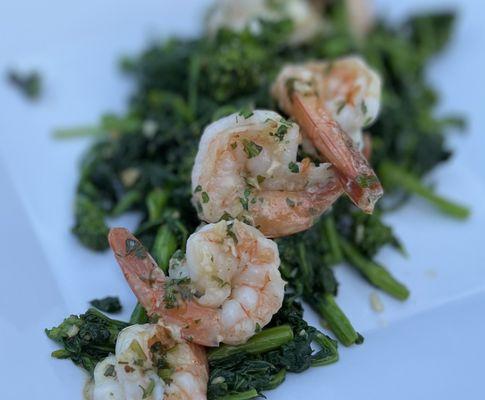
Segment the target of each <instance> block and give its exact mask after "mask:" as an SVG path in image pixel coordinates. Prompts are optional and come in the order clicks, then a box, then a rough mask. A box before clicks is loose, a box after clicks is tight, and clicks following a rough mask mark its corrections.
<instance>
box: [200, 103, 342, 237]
mask: <svg viewBox="0 0 485 400" xmlns="http://www.w3.org/2000/svg"><path fill="white" fill-rule="evenodd" d="M301 141H302V136H301V134H300V131H299V127H298V125H297V124H295V123H292V122H290V121H286V120H285V119H284V118H282V117H281V116H280V115H279V114H277V113H275V112H272V111H264V110H256V111H254V112H247V113H245V112H241V113H239V114H237V113H235V114H232V115H229V116H227V117H225V118H222V119H220V120H218V121H216V122H214V123H212V124H210V125H209V126H208V127H207V128H206V129H205V130H204V132H203V134H202V137H201V140H200V143H199V150H198V153H197V156H196V158H195V163H194V167H193V170H192V191H193V197H192V202H193V203H194V205H195V206H196V208H197V211H198V214H199V218H200V219H202V220H204V221H206V222H217V221H219V220H220V219H221V218H226V219H231V218H238V219H242V220H243V221H246V222H249V223H251V224H252V225H254V226H256V227H257V228H258V229H259V230H260V231H261V232H262V233H263V234H264V235H265V236H267V237H280V236H286V235H290V234H293V233H296V232H300V231H303V230H305V229H308V228H309V227H310V226H312V225H313V223H314V222H315V220H316V219H317V218H318V217H319V216H320V215H321V214H323V213H324V212H325V211H326V210H327V209H328V208H329V207H330V206H331V205H332V204H333V203H334V202H335V200H337V198H338V197H339V196H340V195H341V194H342V188H341V186H340V184H339V182H338V179H337V176H336V174H335V172H334V171H333V169H332V168H331V165H330V164H328V163H320V164H319V165H315V164H314V163H313V162H312V161H311V160H310V159H309V158H304V159H303V160H301V161H297V154H298V147H299V145H300V143H301Z"/></svg>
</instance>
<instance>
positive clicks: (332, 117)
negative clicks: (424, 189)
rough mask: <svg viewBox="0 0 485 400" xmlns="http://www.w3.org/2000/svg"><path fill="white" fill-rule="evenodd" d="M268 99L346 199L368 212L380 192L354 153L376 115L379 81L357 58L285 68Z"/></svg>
mask: <svg viewBox="0 0 485 400" xmlns="http://www.w3.org/2000/svg"><path fill="white" fill-rule="evenodd" d="M272 94H273V96H274V97H275V99H276V100H277V101H278V104H279V106H280V107H281V108H282V109H283V110H284V111H285V112H286V113H287V114H289V115H290V116H292V117H293V118H294V119H295V120H296V122H297V123H298V124H299V125H300V126H301V128H302V131H303V135H305V137H306V138H307V139H308V140H309V141H310V142H311V143H312V144H313V146H314V147H315V150H316V151H317V152H318V155H319V156H320V157H321V158H322V159H324V160H327V161H328V162H330V163H331V164H332V165H333V166H334V167H335V169H336V175H337V177H338V178H339V181H340V182H341V184H342V186H343V188H344V190H345V192H346V193H347V194H348V196H349V197H350V198H351V199H352V200H353V201H354V203H355V204H356V205H357V206H358V207H359V208H360V209H362V210H363V211H364V212H367V213H372V211H373V210H374V206H375V203H376V202H377V200H378V199H379V198H380V197H381V196H382V194H383V190H382V186H381V184H380V182H379V179H378V178H377V176H376V174H375V172H374V171H373V169H372V167H371V166H370V164H369V162H368V161H367V159H366V158H365V157H364V156H363V154H362V153H361V152H360V149H361V148H362V144H363V139H362V128H364V127H365V126H368V125H369V124H371V123H372V122H373V121H374V120H375V119H376V117H377V113H378V110H379V103H380V95H381V82H380V78H379V76H378V75H377V74H376V73H375V72H374V71H372V70H371V69H370V68H369V67H368V66H367V65H366V64H365V63H364V62H363V61H362V59H361V58H358V57H346V58H341V59H337V60H333V61H327V62H325V61H321V62H309V63H305V64H302V65H286V66H284V67H283V68H282V70H281V72H280V73H279V75H278V77H277V78H276V81H275V83H274V85H273V89H272Z"/></svg>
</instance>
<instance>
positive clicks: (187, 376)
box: [92, 324, 208, 400]
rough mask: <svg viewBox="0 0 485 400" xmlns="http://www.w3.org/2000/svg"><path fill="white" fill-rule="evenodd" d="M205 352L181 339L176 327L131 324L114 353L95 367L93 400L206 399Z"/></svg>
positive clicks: (118, 340)
mask: <svg viewBox="0 0 485 400" xmlns="http://www.w3.org/2000/svg"><path fill="white" fill-rule="evenodd" d="M207 381H208V366H207V358H206V355H205V350H204V349H203V348H202V347H201V346H198V345H196V344H192V343H188V342H187V341H185V340H183V339H182V338H181V337H180V332H179V328H177V327H174V326H168V325H162V324H145V325H131V326H129V327H127V328H125V329H123V330H122V331H121V332H120V333H119V335H118V339H117V341H116V351H115V354H114V355H110V356H108V357H107V358H105V359H104V360H102V361H101V362H99V363H98V364H97V365H96V368H95V369H94V384H93V387H92V400H107V399H112V400H142V399H144V400H161V399H165V400H205V399H207V396H206V392H207Z"/></svg>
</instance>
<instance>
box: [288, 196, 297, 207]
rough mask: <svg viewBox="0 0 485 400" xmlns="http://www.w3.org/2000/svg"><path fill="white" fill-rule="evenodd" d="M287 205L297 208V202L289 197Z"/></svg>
mask: <svg viewBox="0 0 485 400" xmlns="http://www.w3.org/2000/svg"><path fill="white" fill-rule="evenodd" d="M286 204H288V206H289V207H291V208H293V207H295V202H294V201H293V200H291V199H290V198H288V197H287V198H286Z"/></svg>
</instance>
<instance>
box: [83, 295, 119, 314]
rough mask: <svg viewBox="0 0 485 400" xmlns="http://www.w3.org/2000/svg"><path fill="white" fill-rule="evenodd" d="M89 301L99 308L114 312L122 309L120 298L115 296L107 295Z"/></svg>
mask: <svg viewBox="0 0 485 400" xmlns="http://www.w3.org/2000/svg"><path fill="white" fill-rule="evenodd" d="M89 303H90V304H91V305H92V306H93V307H96V308H97V309H98V310H101V311H104V312H107V313H112V314H116V313H119V312H121V309H122V307H121V303H120V299H119V298H118V297H113V296H106V297H104V298H102V299H94V300H91V301H90V302H89Z"/></svg>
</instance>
